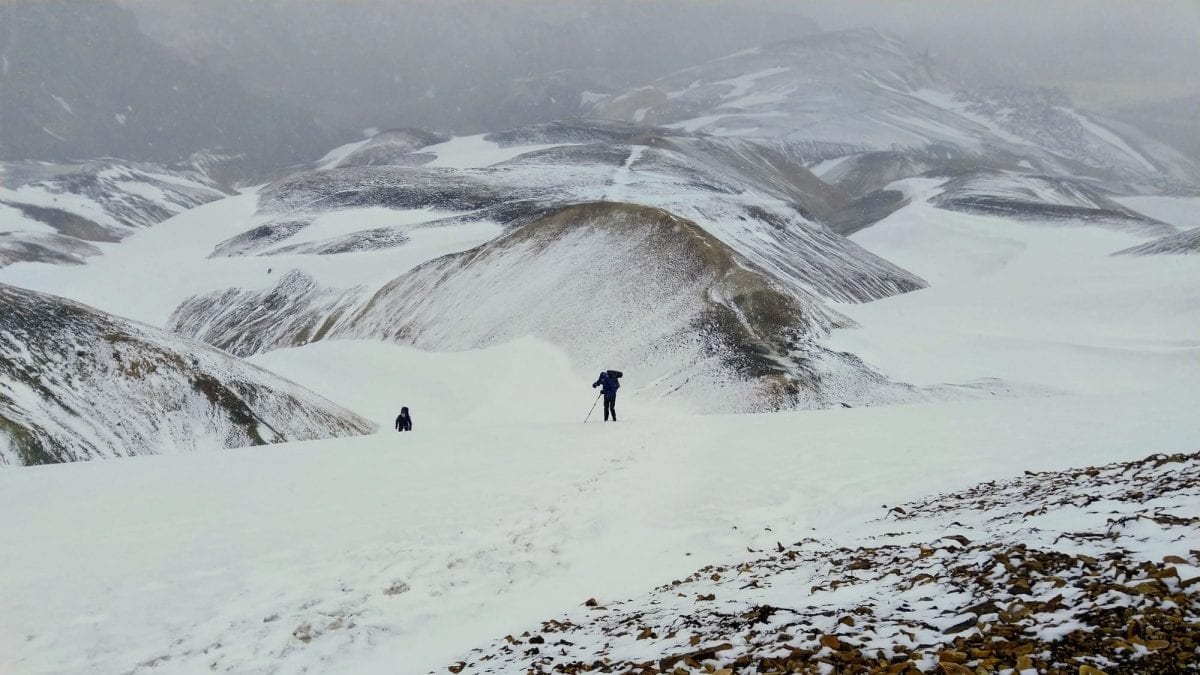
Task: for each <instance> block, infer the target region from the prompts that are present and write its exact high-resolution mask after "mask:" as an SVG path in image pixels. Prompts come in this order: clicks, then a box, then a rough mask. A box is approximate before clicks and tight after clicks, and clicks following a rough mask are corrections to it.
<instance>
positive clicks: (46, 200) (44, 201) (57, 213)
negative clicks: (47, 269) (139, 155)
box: [0, 159, 226, 265]
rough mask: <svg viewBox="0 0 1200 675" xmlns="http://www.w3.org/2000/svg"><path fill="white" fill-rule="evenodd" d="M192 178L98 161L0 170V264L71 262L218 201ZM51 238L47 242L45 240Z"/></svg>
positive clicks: (209, 187)
mask: <svg viewBox="0 0 1200 675" xmlns="http://www.w3.org/2000/svg"><path fill="white" fill-rule="evenodd" d="M225 196H226V195H225V193H223V192H221V191H220V190H219V189H217V187H216V186H215V185H213V184H212V183H211V182H210V181H209V180H207V179H206V178H204V177H203V176H201V175H199V174H197V173H195V172H192V171H178V170H171V169H167V168H165V167H162V166H158V165H153V164H135V163H130V162H124V161H121V160H115V159H100V160H93V161H88V162H82V163H79V164H45V163H41V162H4V163H2V164H0V265H5V264H11V263H13V262H20V261H23V260H27V261H34V262H71V263H77V262H79V261H80V260H81V259H82V258H83V257H85V256H88V255H95V254H96V253H97V252H98V250H99V249H97V247H95V246H94V245H92V244H90V243H88V242H97V243H111V242H117V241H120V240H122V239H124V238H125V237H128V236H129V235H130V234H132V233H134V232H136V231H138V230H140V229H143V228H146V227H149V226H151V225H155V224H157V223H160V222H162V221H164V220H166V219H167V218H170V217H171V216H174V215H176V214H178V213H181V212H183V211H186V210H188V209H191V208H194V207H196V206H199V205H201V204H204V203H207V202H211V201H214V200H217V199H221V198H223V197H225ZM47 235H51V236H47Z"/></svg>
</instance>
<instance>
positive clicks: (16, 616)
mask: <svg viewBox="0 0 1200 675" xmlns="http://www.w3.org/2000/svg"><path fill="white" fill-rule="evenodd" d="M319 346H322V345H315V346H314V347H319ZM305 349H307V348H305ZM348 351H349V352H353V350H348ZM509 355H511V354H509ZM499 357H500V354H493V355H489V358H490V359H496V358H499ZM392 359H395V360H394V361H393V362H391V364H389V365H394V366H395V369H394V370H391V369H388V370H386V371H382V372H377V373H376V377H377V378H380V379H378V380H372V379H370V378H367V379H365V380H364V379H362V378H359V377H355V378H349V377H343V373H342V371H340V370H339V369H338V368H337V365H336V364H337V361H336V360H335V361H330V362H328V365H327V366H326V368H325V370H324V371H323V373H322V376H321V377H320V378H318V379H321V380H324V381H325V382H326V383H329V382H331V381H335V380H344V381H342V382H340V383H339V384H338V385H337V386H340V387H344V388H345V390H346V391H353V390H355V389H356V388H360V389H361V388H363V387H370V388H372V389H374V390H376V391H379V392H381V393H383V392H386V391H388V390H389V386H388V385H389V384H390V383H388V382H386V381H383V379H382V378H385V377H386V376H387V374H390V373H395V374H396V375H397V380H396V383H397V384H398V385H399V384H402V383H403V379H402V377H403V374H404V373H405V372H406V371H408V370H420V369H419V368H418V364H417V363H416V362H410V361H406V360H404V359H403V357H402V356H400V355H398V354H394V355H393V356H392ZM299 360H300V361H311V359H303V358H302V359H299ZM487 361H488V359H484V360H483V362H482V363H481V364H480V368H481V370H480V371H478V373H476V376H474V377H472V379H471V380H469V381H466V382H463V381H454V382H446V383H445V386H446V387H447V388H448V389H449V390H450V391H451V392H453V390H454V389H455V388H464V387H469V388H472V389H474V390H475V391H474V392H472V394H473V396H478V397H479V399H480V400H484V401H486V400H488V399H489V398H495V399H496V400H497V401H503V402H504V404H503V405H499V406H497V408H498V410H496V416H494V417H493V416H488V417H487V418H486V419H485V420H480V423H475V424H468V423H455V424H448V425H444V426H439V427H438V428H437V429H436V430H433V429H430V428H428V427H425V428H421V427H420V426H418V430H417V431H415V432H413V433H411V434H403V435H400V434H395V433H392V434H380V435H375V436H368V437H362V438H352V439H338V440H332V441H319V442H311V443H304V444H291V445H287V446H270V447H266V448H255V449H253V450H237V451H232V452H223V453H192V454H188V455H183V456H175V457H139V458H133V459H127V460H122V461H120V462H81V463H74V464H71V465H65V466H55V467H32V468H25V469H20V470H15V471H14V470H8V471H0V537H2V538H3V540H4V541H5V542H6V545H5V546H2V547H0V575H2V576H3V578H4V579H5V587H4V588H5V592H4V593H3V594H0V613H2V614H3V616H4V617H5V618H6V625H8V626H11V627H12V628H11V629H9V630H4V631H0V667H3V668H4V670H5V672H19V673H51V672H53V673H59V674H61V675H75V674H80V675H82V674H83V673H95V672H98V671H100V672H130V671H137V670H139V669H140V670H147V671H153V670H168V671H171V672H178V671H190V670H192V669H196V670H208V669H210V668H212V667H213V664H216V666H215V668H216V669H217V670H233V671H243V672H244V671H259V670H278V671H280V672H284V671H286V672H296V673H313V674H315V673H322V674H334V675H340V674H343V673H344V674H346V675H349V674H351V673H354V674H357V675H374V674H375V673H381V674H382V673H396V672H398V671H400V670H402V671H403V672H405V673H426V672H431V671H432V672H441V673H444V672H446V671H445V668H446V667H447V666H449V665H452V664H453V663H455V662H456V661H458V660H460V659H463V658H464V657H466V656H467V653H468V651H469V650H470V649H471V648H473V647H476V646H481V645H485V644H489V643H491V642H492V641H494V640H497V639H502V638H503V636H504V635H506V634H511V635H513V636H514V637H519V636H520V635H521V633H522V632H523V631H525V630H527V629H530V628H533V627H536V626H538V625H539V622H541V621H544V620H547V619H551V618H554V617H558V616H560V615H562V614H563V613H564V612H570V611H572V610H574V609H575V608H581V605H582V604H583V603H584V602H585V601H586V600H587V599H588V598H597V599H598V600H599V601H600V602H601V603H603V604H605V605H608V604H611V603H612V602H613V601H614V600H618V599H622V598H636V597H642V596H644V594H646V593H647V592H648V591H649V590H650V589H652V588H654V587H657V586H659V585H662V584H669V583H671V581H672V580H673V579H681V580H682V579H684V578H686V577H688V576H689V575H691V574H693V573H694V572H696V571H697V570H698V569H700V568H701V567H704V566H706V565H710V564H711V565H729V564H735V565H736V564H740V563H742V562H745V561H746V560H747V557H748V556H747V552H746V548H747V547H750V548H753V549H755V550H757V551H767V550H775V546H776V542H780V541H782V542H784V543H785V544H790V543H792V542H795V541H799V540H800V539H802V538H804V537H810V536H811V537H816V538H819V539H822V540H826V541H831V542H837V543H840V542H845V543H846V544H852V543H854V537H856V536H857V535H858V534H860V533H861V534H863V535H868V534H871V533H872V532H873V531H864V530H863V529H862V524H863V523H864V522H866V521H869V520H873V519H875V518H877V517H879V516H881V515H883V513H884V511H885V509H881V508H880V505H882V504H888V505H896V504H904V503H906V502H909V501H913V500H919V499H922V498H924V497H926V496H929V495H933V494H936V493H939V492H953V491H957V490H962V489H966V488H969V487H970V486H972V485H974V484H976V483H979V482H983V481H989V480H997V479H1003V478H1008V477H1011V476H1014V475H1019V474H1020V473H1021V471H1022V470H1023V469H1029V470H1034V471H1049V470H1061V469H1065V468H1068V467H1072V466H1078V467H1083V466H1088V465H1091V464H1104V463H1107V462H1111V461H1117V460H1122V461H1125V460H1131V459H1137V458H1139V457H1141V456H1144V455H1145V454H1146V453H1145V452H1144V450H1143V448H1144V447H1146V446H1150V447H1155V448H1159V449H1161V450H1162V451H1164V452H1173V451H1176V450H1181V449H1186V448H1192V447H1196V444H1197V443H1200V434H1198V431H1197V429H1196V428H1195V425H1194V424H1191V423H1190V415H1191V413H1192V412H1193V411H1194V410H1195V406H1196V405H1197V404H1200V400H1198V399H1197V398H1196V396H1194V395H1192V396H1187V397H1180V396H1160V395H1157V394H1152V395H1150V396H1147V395H1145V394H1140V393H1139V394H1135V395H1116V396H1087V397H1072V398H1060V399H1044V398H1037V399H1025V400H1015V399H994V398H989V399H988V400H983V401H974V402H970V403H948V404H947V403H939V404H934V405H917V406H886V407H877V408H855V409H853V410H844V409H836V410H826V411H813V412H803V413H798V412H791V413H779V414H767V415H742V416H738V415H720V416H697V417H662V416H658V415H654V416H648V415H645V414H640V413H642V412H643V411H640V410H638V409H637V408H632V407H630V408H629V409H628V415H629V419H628V420H626V421H623V422H622V423H620V424H618V425H610V426H609V427H603V426H601V425H596V424H588V425H583V424H580V423H579V422H581V421H582V417H583V414H584V413H586V411H587V407H588V406H589V405H590V404H591V400H592V399H593V398H594V395H593V392H592V390H591V389H589V388H588V387H587V384H586V381H583V382H580V383H579V384H580V387H579V389H578V390H574V391H560V392H558V393H559V395H560V397H561V398H563V399H567V400H568V401H569V402H570V403H571V404H572V407H577V408H578V409H579V413H578V417H577V418H574V419H572V420H564V421H561V422H556V423H541V424H539V423H535V422H532V420H531V416H532V415H537V414H539V413H540V412H541V411H540V410H538V408H537V406H538V403H539V402H540V401H541V398H540V397H531V398H528V399H527V398H525V396H524V395H523V393H522V392H523V389H524V388H525V387H526V386H527V385H530V384H541V382H540V381H534V382H525V381H523V380H522V379H521V377H520V375H519V373H517V376H516V377H513V376H512V373H511V371H508V370H504V371H502V372H501V373H499V374H497V375H498V376H497V377H488V375H489V374H490V371H489V370H488V367H487ZM360 372H361V371H360V370H358V369H355V370H353V371H352V374H354V375H356V376H357V375H358V374H359V373H360ZM367 372H372V371H370V369H368V371H367ZM457 373H458V371H455V370H448V371H444V372H443V373H442V374H441V377H443V378H444V377H446V376H449V375H453V374H457ZM426 374H427V375H430V376H433V377H435V379H436V378H437V377H438V376H439V373H438V371H433V372H428V373H426ZM445 400H446V401H447V402H452V401H454V400H455V397H454V396H452V395H451V396H448V397H447V398H446V399H445ZM400 402H401V401H395V403H400ZM472 405H474V403H472ZM418 413H419V409H418ZM503 413H510V414H511V417H510V418H509V419H508V421H505V419H504V418H503V416H502V414H503ZM422 419H423V418H422V417H420V416H418V417H417V424H418V425H420V424H421V420H422ZM148 505H150V506H151V508H149V509H148ZM1094 506H1096V507H1100V506H1102V504H1095V505H1094ZM1006 512H1007V511H1006ZM968 513H969V510H968ZM949 520H951V521H952V520H955V518H950V519H949ZM942 522H943V521H942V520H940V519H937V520H934V521H932V522H931V523H930V524H928V525H927V526H926V527H927V528H928V529H926V527H922V529H920V530H919V531H917V532H916V533H915V538H914V540H915V541H920V539H919V537H920V535H921V534H923V533H926V532H930V531H933V532H936V535H935V536H941V535H942V534H952V532H939V531H937V530H938V527H939V524H940V523H942ZM962 522H964V523H966V522H967V521H962ZM1101 522H1102V521H1101ZM814 528H815V529H814ZM905 529H907V528H905ZM914 529H915V528H914ZM885 531H895V530H893V529H892V528H888V529H887V530H885ZM968 537H969V538H973V537H970V536H969V535H968ZM949 543H950V540H945V541H944V542H943V544H949ZM836 545H837V544H836V543H835V546H836ZM131 552H136V555H134V554H132V553H131ZM754 557H758V556H754ZM81 560H86V561H87V565H86V573H81V571H80V564H79V561H81ZM941 560H944V559H943V558H941V557H940V556H937V557H934V558H932V559H930V560H928V561H927V562H930V563H933V562H938V561H941ZM893 578H895V577H893ZM739 585H742V584H739ZM808 590H809V586H802V587H801V591H800V593H801V595H800V597H799V598H798V600H797V601H798V602H801V601H807V600H808V598H807V596H805V595H803V594H805V593H807V592H808ZM845 590H847V591H849V590H853V589H852V588H847V589H845ZM698 592H699V591H698ZM703 592H704V593H708V592H711V591H709V590H704V591H703ZM747 592H750V593H753V592H756V591H753V590H749V591H747ZM816 599H817V600H818V601H820V600H823V599H824V598H822V596H821V595H820V594H818V595H817V596H816ZM774 604H778V605H780V606H790V605H787V604H785V603H784V602H783V601H782V600H779V601H777V602H776V603H774ZM781 618H782V617H781ZM568 639H570V638H568ZM531 646H532V645H531ZM531 646H527V647H525V649H526V650H527V649H529V648H530V647H531ZM664 655H665V654H664ZM149 664H157V666H156V667H152V666H150V665H149ZM505 672H511V671H505ZM519 672H523V671H519Z"/></svg>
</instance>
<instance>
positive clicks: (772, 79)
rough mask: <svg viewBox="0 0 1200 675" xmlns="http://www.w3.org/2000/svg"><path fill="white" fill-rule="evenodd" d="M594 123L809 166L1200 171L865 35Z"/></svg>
mask: <svg viewBox="0 0 1200 675" xmlns="http://www.w3.org/2000/svg"><path fill="white" fill-rule="evenodd" d="M593 114H596V115H597V116H600V117H612V118H617V119H625V120H631V121H635V122H640V123H647V124H669V125H670V126H674V127H678V128H682V129H687V130H690V131H703V132H706V133H711V134H717V135H722V136H739V137H746V138H757V139H775V140H777V141H778V142H780V143H781V144H784V145H785V146H786V147H788V148H790V149H791V150H792V151H793V152H797V153H800V154H802V155H803V156H805V157H806V158H809V159H810V160H812V161H814V162H816V161H820V160H823V159H829V158H834V157H841V156H846V155H852V154H857V153H863V152H878V151H897V150H899V151H904V152H914V151H915V152H921V153H932V154H933V155H934V156H935V157H937V158H940V159H942V160H946V159H957V160H961V159H963V158H972V159H975V160H976V161H984V162H986V163H987V164H989V165H992V166H999V167H1003V166H1005V165H1007V164H1015V163H1016V162H1018V161H1024V162H1029V163H1030V164H1031V166H1032V167H1033V168H1034V169H1036V170H1038V171H1042V172H1049V173H1054V174H1060V175H1089V176H1093V177H1097V178H1103V179H1105V180H1109V181H1116V182H1123V183H1127V184H1132V185H1138V186H1143V187H1156V188H1167V189H1181V188H1185V189H1195V187H1196V186H1197V185H1200V166H1198V165H1197V164H1196V163H1195V162H1194V161H1192V160H1189V159H1187V158H1186V157H1184V156H1183V155H1181V154H1180V153H1178V152H1176V151H1174V150H1172V149H1171V148H1168V147H1166V146H1165V145H1163V144H1162V143H1159V142H1157V141H1154V140H1152V139H1150V138H1148V137H1146V136H1145V135H1144V134H1141V133H1139V132H1137V131H1136V130H1133V129H1131V128H1130V127H1128V126H1127V125H1124V124H1121V123H1117V122H1114V121H1111V120H1106V119H1104V118H1102V117H1099V116H1096V115H1094V114H1090V113H1083V112H1080V111H1078V110H1075V109H1074V108H1073V107H1071V102H1070V101H1069V100H1068V99H1067V98H1066V97H1065V95H1063V94H1062V93H1061V92H1055V91H1048V90H1039V89H1024V88H1017V87H1007V88H994V89H989V90H980V89H978V88H976V87H972V86H970V85H969V84H967V83H964V82H959V81H956V79H955V78H954V77H952V76H950V75H949V74H948V73H946V72H943V71H942V70H941V69H939V68H938V66H937V64H936V63H935V62H934V61H933V60H932V59H930V58H929V57H928V56H926V55H923V54H920V53H918V52H916V51H915V50H913V49H911V48H909V47H907V46H906V45H905V44H903V43H902V42H901V41H900V40H898V39H896V38H894V37H891V36H889V35H885V34H881V33H879V32H877V31H874V30H867V29H863V30H850V31H840V32H834V33H822V34H819V35H814V36H809V37H805V38H800V39H797V40H791V41H787V42H780V43H775V44H770V45H766V46H763V47H761V48H758V49H751V50H747V51H744V52H739V53H736V54H732V55H730V56H728V57H725V58H722V59H716V60H714V61H710V62H708V63H705V64H702V65H699V66H694V67H691V68H686V69H683V70H680V71H678V72H677V73H675V74H672V75H669V76H666V77H663V78H660V79H658V80H655V81H653V82H650V83H649V84H646V85H644V86H642V87H639V88H635V89H631V90H629V91H626V92H624V93H622V94H620V95H617V96H614V97H609V98H606V99H604V100H601V101H598V102H597V103H596V104H595V105H594V107H593Z"/></svg>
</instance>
